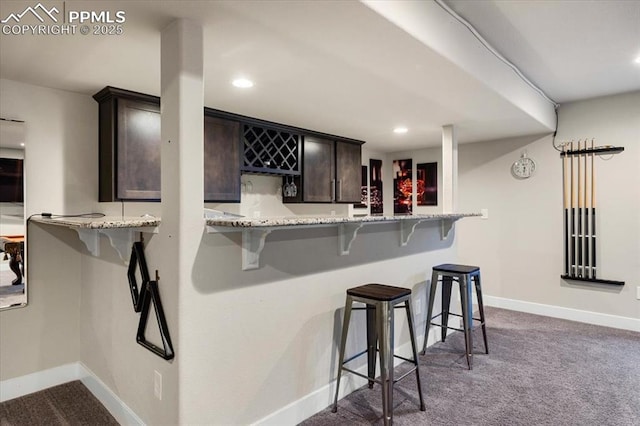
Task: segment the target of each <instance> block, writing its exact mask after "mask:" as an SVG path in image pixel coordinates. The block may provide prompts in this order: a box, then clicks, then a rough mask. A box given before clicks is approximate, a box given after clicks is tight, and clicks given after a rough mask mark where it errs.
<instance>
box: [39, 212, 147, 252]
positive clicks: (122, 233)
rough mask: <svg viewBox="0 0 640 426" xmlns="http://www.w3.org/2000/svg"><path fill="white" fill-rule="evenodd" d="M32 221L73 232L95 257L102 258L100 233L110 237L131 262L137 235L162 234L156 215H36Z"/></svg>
mask: <svg viewBox="0 0 640 426" xmlns="http://www.w3.org/2000/svg"><path fill="white" fill-rule="evenodd" d="M29 222H35V223H39V224H45V225H54V226H62V227H65V228H70V229H73V230H74V231H76V232H77V233H78V237H80V240H81V241H82V242H83V243H84V244H85V245H86V246H87V249H88V250H89V252H90V253H91V254H92V255H94V256H99V255H100V234H104V235H106V236H107V237H108V238H109V242H110V243H111V245H112V246H113V248H115V249H116V251H117V252H118V254H119V255H120V258H121V259H122V260H123V261H125V262H126V261H128V260H129V253H130V252H131V246H132V245H133V242H134V241H135V233H136V232H148V233H153V234H156V233H158V226H159V225H160V218H157V217H152V216H140V217H120V216H102V217H100V216H91V215H79V216H75V217H74V216H66V217H65V216H56V215H54V216H52V217H42V216H39V215H36V216H33V217H31V218H30V219H29Z"/></svg>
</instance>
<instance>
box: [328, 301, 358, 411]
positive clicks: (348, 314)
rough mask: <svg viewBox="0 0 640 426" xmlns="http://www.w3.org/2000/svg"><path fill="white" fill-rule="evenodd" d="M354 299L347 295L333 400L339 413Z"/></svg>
mask: <svg viewBox="0 0 640 426" xmlns="http://www.w3.org/2000/svg"><path fill="white" fill-rule="evenodd" d="M352 303H353V299H352V297H351V296H349V295H347V301H346V302H345V304H344V320H343V322H342V338H341V339H340V355H339V358H338V379H337V380H336V397H335V398H334V400H333V409H332V410H331V411H333V412H334V413H335V412H336V411H338V392H339V390H340V377H341V376H342V364H343V363H344V351H345V348H346V346H347V333H348V332H349V321H350V320H351V305H352Z"/></svg>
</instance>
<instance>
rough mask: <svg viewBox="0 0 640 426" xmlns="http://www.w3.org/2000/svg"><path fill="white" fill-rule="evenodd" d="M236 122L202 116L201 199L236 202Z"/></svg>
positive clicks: (238, 166)
mask: <svg viewBox="0 0 640 426" xmlns="http://www.w3.org/2000/svg"><path fill="white" fill-rule="evenodd" d="M239 143H240V123H239V122H237V121H231V120H225V119H223V118H218V117H212V116H210V115H207V114H206V110H205V117H204V199H205V201H228V202H229V201H232V202H240V152H239V151H240V144H239Z"/></svg>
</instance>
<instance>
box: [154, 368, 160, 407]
mask: <svg viewBox="0 0 640 426" xmlns="http://www.w3.org/2000/svg"><path fill="white" fill-rule="evenodd" d="M153 394H154V395H155V396H156V398H158V399H159V400H162V374H160V373H159V372H158V371H157V370H155V371H154V372H153Z"/></svg>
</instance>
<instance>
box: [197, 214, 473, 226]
mask: <svg viewBox="0 0 640 426" xmlns="http://www.w3.org/2000/svg"><path fill="white" fill-rule="evenodd" d="M476 216H481V214H480V213H434V214H414V215H399V216H355V217H345V216H289V217H264V218H246V217H231V218H226V217H215V218H207V219H206V221H207V226H226V227H234V228H266V227H280V226H283V227H284V226H305V225H306V226H309V225H339V224H342V223H372V222H399V221H416V220H418V221H423V220H439V219H451V220H457V219H460V218H463V217H476Z"/></svg>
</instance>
